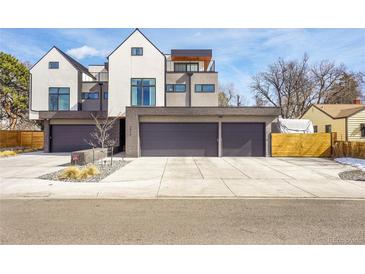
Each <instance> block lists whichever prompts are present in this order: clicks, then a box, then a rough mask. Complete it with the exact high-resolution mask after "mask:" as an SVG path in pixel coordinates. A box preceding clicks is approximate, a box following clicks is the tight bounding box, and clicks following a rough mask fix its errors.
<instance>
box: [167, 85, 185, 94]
mask: <svg viewBox="0 0 365 274" xmlns="http://www.w3.org/2000/svg"><path fill="white" fill-rule="evenodd" d="M185 91H186V85H185V84H167V85H166V92H185Z"/></svg>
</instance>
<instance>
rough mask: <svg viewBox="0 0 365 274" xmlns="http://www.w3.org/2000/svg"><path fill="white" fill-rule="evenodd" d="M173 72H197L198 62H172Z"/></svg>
mask: <svg viewBox="0 0 365 274" xmlns="http://www.w3.org/2000/svg"><path fill="white" fill-rule="evenodd" d="M174 71H175V72H197V71H199V63H174Z"/></svg>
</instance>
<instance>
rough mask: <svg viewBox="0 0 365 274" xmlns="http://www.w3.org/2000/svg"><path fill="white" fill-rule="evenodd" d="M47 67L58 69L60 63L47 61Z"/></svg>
mask: <svg viewBox="0 0 365 274" xmlns="http://www.w3.org/2000/svg"><path fill="white" fill-rule="evenodd" d="M48 68H49V69H59V68H60V63H59V62H49V63H48Z"/></svg>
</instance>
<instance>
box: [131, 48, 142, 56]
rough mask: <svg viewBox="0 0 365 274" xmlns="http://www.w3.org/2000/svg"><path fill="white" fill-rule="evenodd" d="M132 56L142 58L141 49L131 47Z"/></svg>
mask: <svg viewBox="0 0 365 274" xmlns="http://www.w3.org/2000/svg"><path fill="white" fill-rule="evenodd" d="M131 55H132V56H142V55H143V48H137V47H133V48H132V49H131Z"/></svg>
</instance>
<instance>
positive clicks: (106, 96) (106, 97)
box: [104, 91, 108, 100]
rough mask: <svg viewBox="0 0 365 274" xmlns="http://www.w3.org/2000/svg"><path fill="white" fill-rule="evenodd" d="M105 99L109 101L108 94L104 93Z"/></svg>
mask: <svg viewBox="0 0 365 274" xmlns="http://www.w3.org/2000/svg"><path fill="white" fill-rule="evenodd" d="M104 99H105V100H107V99H108V92H107V91H104Z"/></svg>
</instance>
